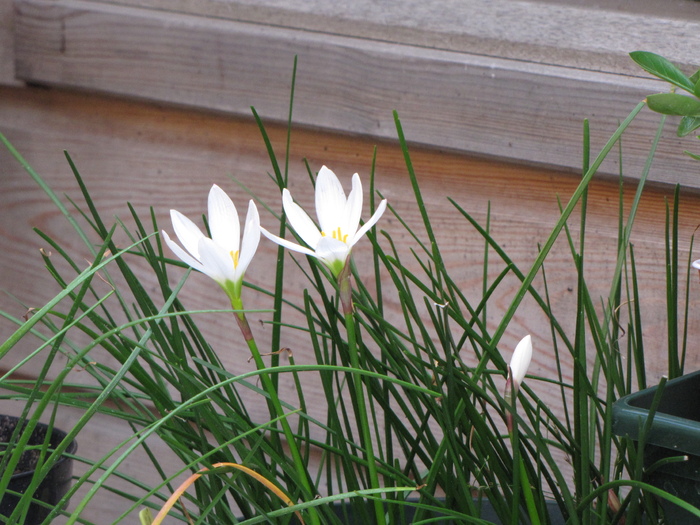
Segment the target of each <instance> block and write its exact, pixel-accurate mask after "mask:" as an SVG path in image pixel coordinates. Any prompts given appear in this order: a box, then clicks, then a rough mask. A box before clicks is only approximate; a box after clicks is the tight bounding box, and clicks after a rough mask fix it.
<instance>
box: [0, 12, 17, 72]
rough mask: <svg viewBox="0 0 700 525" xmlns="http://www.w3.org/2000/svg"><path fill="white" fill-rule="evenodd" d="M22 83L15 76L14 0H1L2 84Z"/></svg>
mask: <svg viewBox="0 0 700 525" xmlns="http://www.w3.org/2000/svg"><path fill="white" fill-rule="evenodd" d="M20 84H21V83H20V82H19V81H18V80H17V79H16V78H15V10H14V7H13V5H12V0H0V85H6V86H17V85H20Z"/></svg>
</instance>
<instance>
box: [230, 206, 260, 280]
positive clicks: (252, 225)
mask: <svg viewBox="0 0 700 525" xmlns="http://www.w3.org/2000/svg"><path fill="white" fill-rule="evenodd" d="M259 243H260V215H259V214H258V208H257V207H256V206H255V203H254V202H253V201H252V200H251V201H250V202H249V203H248V214H247V215H246V219H245V229H244V230H243V241H242V242H241V251H240V253H239V254H238V267H237V268H236V275H240V276H241V277H242V276H243V274H244V273H245V271H246V269H247V268H248V265H249V264H250V261H252V260H253V255H255V252H256V250H257V249H258V244H259Z"/></svg>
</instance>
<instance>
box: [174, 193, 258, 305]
mask: <svg viewBox="0 0 700 525" xmlns="http://www.w3.org/2000/svg"><path fill="white" fill-rule="evenodd" d="M208 207H209V229H210V230H211V239H210V238H209V237H207V236H206V235H204V234H203V233H202V231H201V230H200V229H199V227H198V226H197V225H196V224H195V223H194V222H192V221H191V220H190V219H188V218H187V217H185V216H184V215H183V214H182V213H180V212H179V211H177V210H170V218H171V219H172V222H173V229H174V230H175V234H176V235H177V238H178V239H179V240H180V243H182V246H183V247H184V248H185V249H184V250H183V249H182V248H181V247H180V246H179V245H178V244H177V243H175V242H174V241H173V240H171V239H170V237H169V236H168V234H167V233H166V232H165V231H163V232H162V233H163V238H164V239H165V242H166V243H167V244H168V246H169V247H170V249H171V250H172V251H173V252H174V253H175V255H177V256H178V257H179V258H180V259H181V260H182V261H183V262H185V263H187V264H189V265H190V266H191V267H192V268H194V269H195V270H198V271H200V272H202V273H203V274H206V275H208V276H209V277H211V278H212V279H214V280H215V281H216V282H217V283H219V285H220V286H221V287H222V288H223V289H224V290H225V291H226V293H227V294H228V296H229V298H231V300H232V301H233V300H234V299H240V295H241V287H242V285H243V275H244V274H245V271H246V269H247V268H248V265H249V264H250V261H251V260H252V259H253V255H255V251H256V250H257V248H258V242H259V241H260V217H259V215H258V209H257V208H256V206H255V203H254V202H253V201H252V200H251V201H250V204H249V205H248V215H247V216H246V221H245V229H244V233H243V242H242V243H241V242H240V224H239V222H238V213H237V211H236V206H235V205H234V204H233V202H232V201H231V199H230V198H229V196H228V195H226V192H224V190H222V189H221V188H219V187H218V186H217V185H216V184H214V185H213V186H212V188H211V190H210V191H209V199H208Z"/></svg>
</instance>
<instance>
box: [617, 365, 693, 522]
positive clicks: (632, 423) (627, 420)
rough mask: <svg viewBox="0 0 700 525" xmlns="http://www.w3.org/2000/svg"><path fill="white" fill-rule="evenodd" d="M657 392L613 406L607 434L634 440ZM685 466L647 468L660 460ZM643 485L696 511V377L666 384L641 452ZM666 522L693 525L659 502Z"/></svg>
mask: <svg viewBox="0 0 700 525" xmlns="http://www.w3.org/2000/svg"><path fill="white" fill-rule="evenodd" d="M657 388H658V387H652V388H647V389H646V390H642V391H640V392H637V393H635V394H631V395H629V396H625V397H623V398H621V399H619V400H618V401H617V402H615V404H614V405H613V432H615V434H617V435H618V436H629V437H630V438H632V439H633V440H635V441H638V440H639V435H640V431H641V429H642V428H643V425H644V424H645V422H646V420H647V419H648V417H649V408H650V407H651V403H652V400H653V399H654V394H655V393H656V391H657ZM679 456H687V460H685V461H681V462H670V463H666V464H662V465H661V466H659V467H656V468H651V467H653V466H654V465H655V464H656V463H657V462H658V461H661V460H664V459H666V458H672V457H679ZM644 468H645V470H646V471H647V472H646V473H645V478H644V481H645V482H646V483H649V484H650V485H653V486H655V487H658V488H661V489H663V490H665V491H666V492H669V493H671V494H673V495H675V496H678V497H679V498H681V499H682V500H683V501H686V502H688V503H690V504H692V505H694V506H696V507H700V371H698V372H694V373H692V374H688V375H684V376H682V377H678V378H676V379H672V380H670V381H668V382H667V383H666V385H665V387H664V389H663V392H662V394H661V403H660V405H659V407H658V409H657V411H656V413H655V414H654V419H653V421H652V424H651V429H650V431H649V433H648V434H647V436H646V445H645V446H644ZM660 503H661V507H662V508H663V510H664V515H665V517H666V521H667V523H669V524H674V525H693V524H697V523H698V522H699V518H697V517H695V516H693V515H692V514H690V513H689V512H688V511H686V510H684V509H682V508H681V507H679V506H678V505H675V504H673V503H670V502H669V501H668V500H665V499H661V501H660Z"/></svg>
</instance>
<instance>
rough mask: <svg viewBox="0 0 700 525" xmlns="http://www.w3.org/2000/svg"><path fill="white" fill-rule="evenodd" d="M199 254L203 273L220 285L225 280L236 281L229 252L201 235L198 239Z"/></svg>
mask: <svg viewBox="0 0 700 525" xmlns="http://www.w3.org/2000/svg"><path fill="white" fill-rule="evenodd" d="M199 254H200V258H201V259H202V265H203V266H204V269H203V270H202V272H203V273H205V274H207V275H208V276H209V277H211V278H212V279H214V280H215V281H216V282H217V283H219V284H221V285H222V286H223V285H224V284H225V283H226V282H227V281H233V282H235V281H236V272H235V270H234V268H233V259H232V258H231V254H230V252H227V251H225V250H224V249H223V248H222V247H221V246H219V245H218V244H216V243H215V242H214V241H213V240H211V239H210V238H209V237H202V238H201V239H200V241H199Z"/></svg>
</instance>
